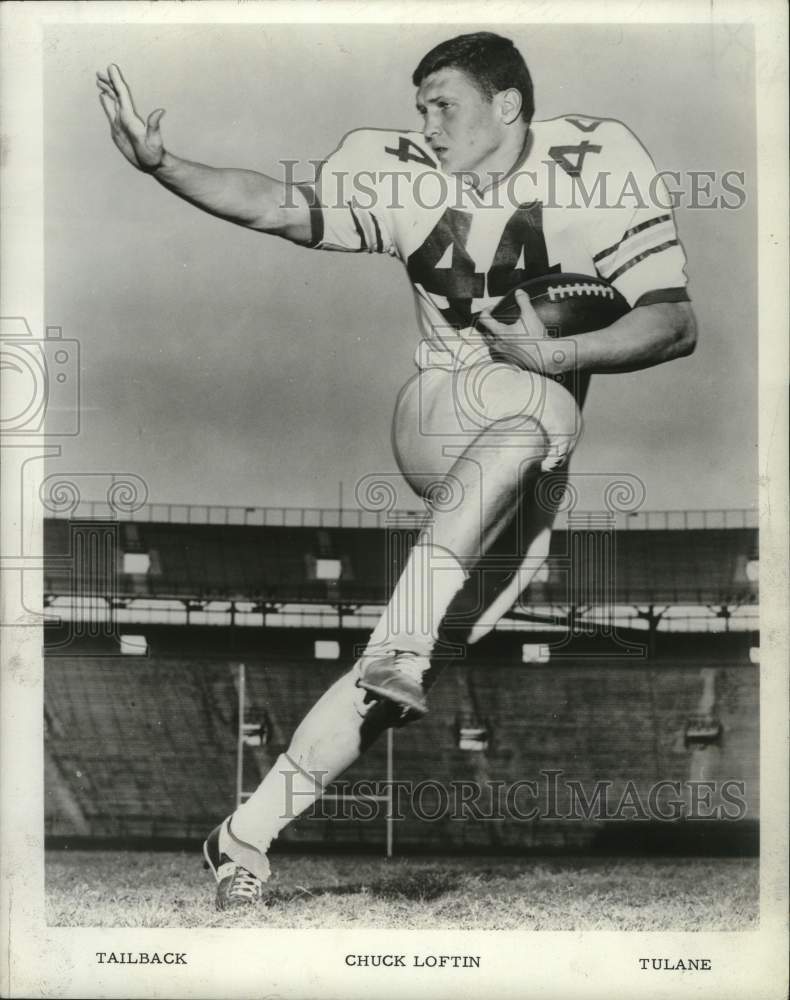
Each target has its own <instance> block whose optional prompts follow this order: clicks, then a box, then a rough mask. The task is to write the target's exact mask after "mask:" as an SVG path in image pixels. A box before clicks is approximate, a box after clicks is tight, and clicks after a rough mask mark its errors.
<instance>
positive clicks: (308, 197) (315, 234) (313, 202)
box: [296, 184, 324, 247]
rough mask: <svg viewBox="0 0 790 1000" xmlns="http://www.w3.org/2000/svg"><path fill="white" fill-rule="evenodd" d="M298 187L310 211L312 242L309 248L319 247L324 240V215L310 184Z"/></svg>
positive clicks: (298, 185)
mask: <svg viewBox="0 0 790 1000" xmlns="http://www.w3.org/2000/svg"><path fill="white" fill-rule="evenodd" d="M296 187H297V188H298V189H299V190H300V191H301V192H302V195H303V197H304V199H305V201H306V202H307V206H308V208H309V209H310V242H309V243H308V244H307V246H308V247H317V246H318V244H319V243H320V242H321V240H323V238H324V213H323V212H322V210H321V206H320V204H319V203H318V198H317V197H316V193H315V189H314V188H312V187H310V185H309V184H297V185H296Z"/></svg>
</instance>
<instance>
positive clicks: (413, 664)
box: [396, 652, 430, 681]
mask: <svg viewBox="0 0 790 1000" xmlns="http://www.w3.org/2000/svg"><path fill="white" fill-rule="evenodd" d="M396 659H397V661H398V670H402V671H403V673H404V674H406V675H407V676H408V677H411V678H412V680H415V681H422V675H423V674H424V673H425V671H426V670H427V669H428V667H429V666H430V662H429V661H428V659H427V657H425V656H418V655H417V653H409V652H402V653H396Z"/></svg>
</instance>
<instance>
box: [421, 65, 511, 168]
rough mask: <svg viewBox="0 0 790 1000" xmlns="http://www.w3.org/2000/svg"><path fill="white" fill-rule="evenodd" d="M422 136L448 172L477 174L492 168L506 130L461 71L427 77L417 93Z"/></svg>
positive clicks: (440, 72) (448, 70)
mask: <svg viewBox="0 0 790 1000" xmlns="http://www.w3.org/2000/svg"><path fill="white" fill-rule="evenodd" d="M417 110H418V111H419V112H420V114H421V115H422V116H423V135H424V136H425V140H426V142H427V143H428V145H429V146H430V147H431V150H432V152H433V153H434V155H435V156H436V158H437V159H438V160H439V164H440V166H441V168H442V170H444V172H445V173H448V174H454V173H462V172H464V171H470V172H476V171H480V170H482V169H485V168H486V167H489V166H490V165H491V161H492V160H493V159H494V158H495V157H496V154H497V152H498V150H499V149H500V147H501V145H502V143H503V141H504V138H505V129H504V127H503V123H502V121H501V119H500V117H499V115H498V113H497V107H496V104H495V102H493V101H489V100H487V99H486V97H485V96H484V95H483V94H482V93H481V92H480V91H479V90H478V88H477V87H476V86H475V85H474V83H473V82H472V81H471V80H470V78H469V77H468V76H467V75H466V74H465V73H463V72H462V71H461V70H458V69H441V70H438V71H437V72H436V73H432V74H431V75H430V76H427V77H426V78H425V79H424V80H423V82H422V84H421V85H420V88H419V90H418V91H417Z"/></svg>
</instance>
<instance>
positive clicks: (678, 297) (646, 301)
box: [634, 288, 691, 309]
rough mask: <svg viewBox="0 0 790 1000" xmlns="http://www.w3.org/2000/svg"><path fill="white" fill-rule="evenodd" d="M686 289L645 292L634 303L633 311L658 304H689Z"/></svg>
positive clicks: (660, 289) (656, 289) (655, 289)
mask: <svg viewBox="0 0 790 1000" xmlns="http://www.w3.org/2000/svg"><path fill="white" fill-rule="evenodd" d="M690 301H691V299H690V298H689V293H688V289H687V288H654V289H653V291H652V292H645V293H644V295H640V296H639V298H638V299H637V300H636V302H634V309H636V308H637V306H652V305H655V304H656V303H658V302H690Z"/></svg>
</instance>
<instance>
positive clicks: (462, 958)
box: [345, 955, 480, 969]
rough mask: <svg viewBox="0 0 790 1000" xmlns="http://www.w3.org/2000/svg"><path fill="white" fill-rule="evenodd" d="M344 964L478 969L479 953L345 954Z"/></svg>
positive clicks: (399, 967)
mask: <svg viewBox="0 0 790 1000" xmlns="http://www.w3.org/2000/svg"><path fill="white" fill-rule="evenodd" d="M345 962H346V965H349V966H351V967H352V968H354V969H366V968H374V969H375V968H380V967H384V968H388V969H405V968H406V967H407V966H408V967H411V968H414V969H479V968H480V956H479V955H413V956H412V957H411V961H408V956H406V955H346V958H345Z"/></svg>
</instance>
